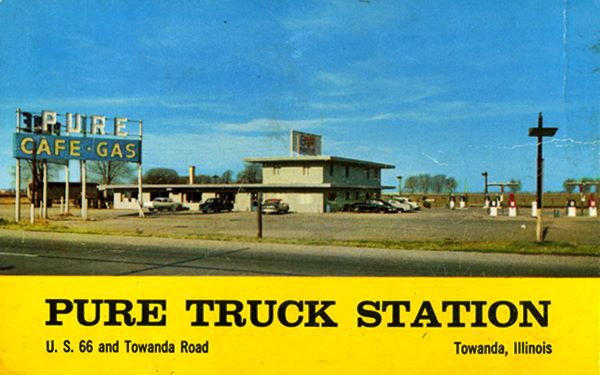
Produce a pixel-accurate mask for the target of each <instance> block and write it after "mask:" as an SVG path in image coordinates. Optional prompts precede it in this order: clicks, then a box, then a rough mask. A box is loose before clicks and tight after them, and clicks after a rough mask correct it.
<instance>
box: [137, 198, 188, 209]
mask: <svg viewBox="0 0 600 375" xmlns="http://www.w3.org/2000/svg"><path fill="white" fill-rule="evenodd" d="M144 207H145V208H147V209H149V210H150V211H154V210H158V211H162V210H168V211H180V210H183V209H184V207H183V205H182V204H181V203H179V202H175V201H173V199H171V198H154V199H153V200H152V202H144Z"/></svg>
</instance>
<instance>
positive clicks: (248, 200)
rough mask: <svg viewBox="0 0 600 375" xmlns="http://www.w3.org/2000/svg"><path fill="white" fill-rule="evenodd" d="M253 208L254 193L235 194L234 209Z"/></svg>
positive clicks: (246, 209) (247, 209)
mask: <svg viewBox="0 0 600 375" xmlns="http://www.w3.org/2000/svg"><path fill="white" fill-rule="evenodd" d="M251 209H252V194H250V193H238V194H236V195H235V203H234V204H233V210H234V211H242V212H249V211H251Z"/></svg>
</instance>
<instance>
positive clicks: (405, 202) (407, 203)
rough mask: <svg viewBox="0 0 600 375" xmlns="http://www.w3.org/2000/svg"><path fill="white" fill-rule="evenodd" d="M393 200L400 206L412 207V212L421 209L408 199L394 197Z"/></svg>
mask: <svg viewBox="0 0 600 375" xmlns="http://www.w3.org/2000/svg"><path fill="white" fill-rule="evenodd" d="M392 200H393V201H396V202H398V203H400V204H405V205H408V206H409V207H410V211H417V210H419V209H420V208H421V207H419V205H418V204H417V203H415V202H413V201H412V200H411V199H410V198H407V197H394V198H392Z"/></svg>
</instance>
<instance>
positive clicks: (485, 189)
mask: <svg viewBox="0 0 600 375" xmlns="http://www.w3.org/2000/svg"><path fill="white" fill-rule="evenodd" d="M481 175H482V176H483V208H487V206H486V203H485V202H486V199H487V196H488V172H487V171H483V173H482V174H481Z"/></svg>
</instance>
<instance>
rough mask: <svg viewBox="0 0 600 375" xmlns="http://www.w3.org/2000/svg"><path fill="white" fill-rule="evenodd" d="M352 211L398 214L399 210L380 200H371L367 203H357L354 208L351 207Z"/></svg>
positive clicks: (353, 205)
mask: <svg viewBox="0 0 600 375" xmlns="http://www.w3.org/2000/svg"><path fill="white" fill-rule="evenodd" d="M350 211H354V212H380V213H396V212H398V209H397V208H395V207H394V206H392V205H391V204H389V203H387V202H385V201H382V200H380V199H371V200H368V201H366V202H356V203H354V204H352V206H350Z"/></svg>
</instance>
